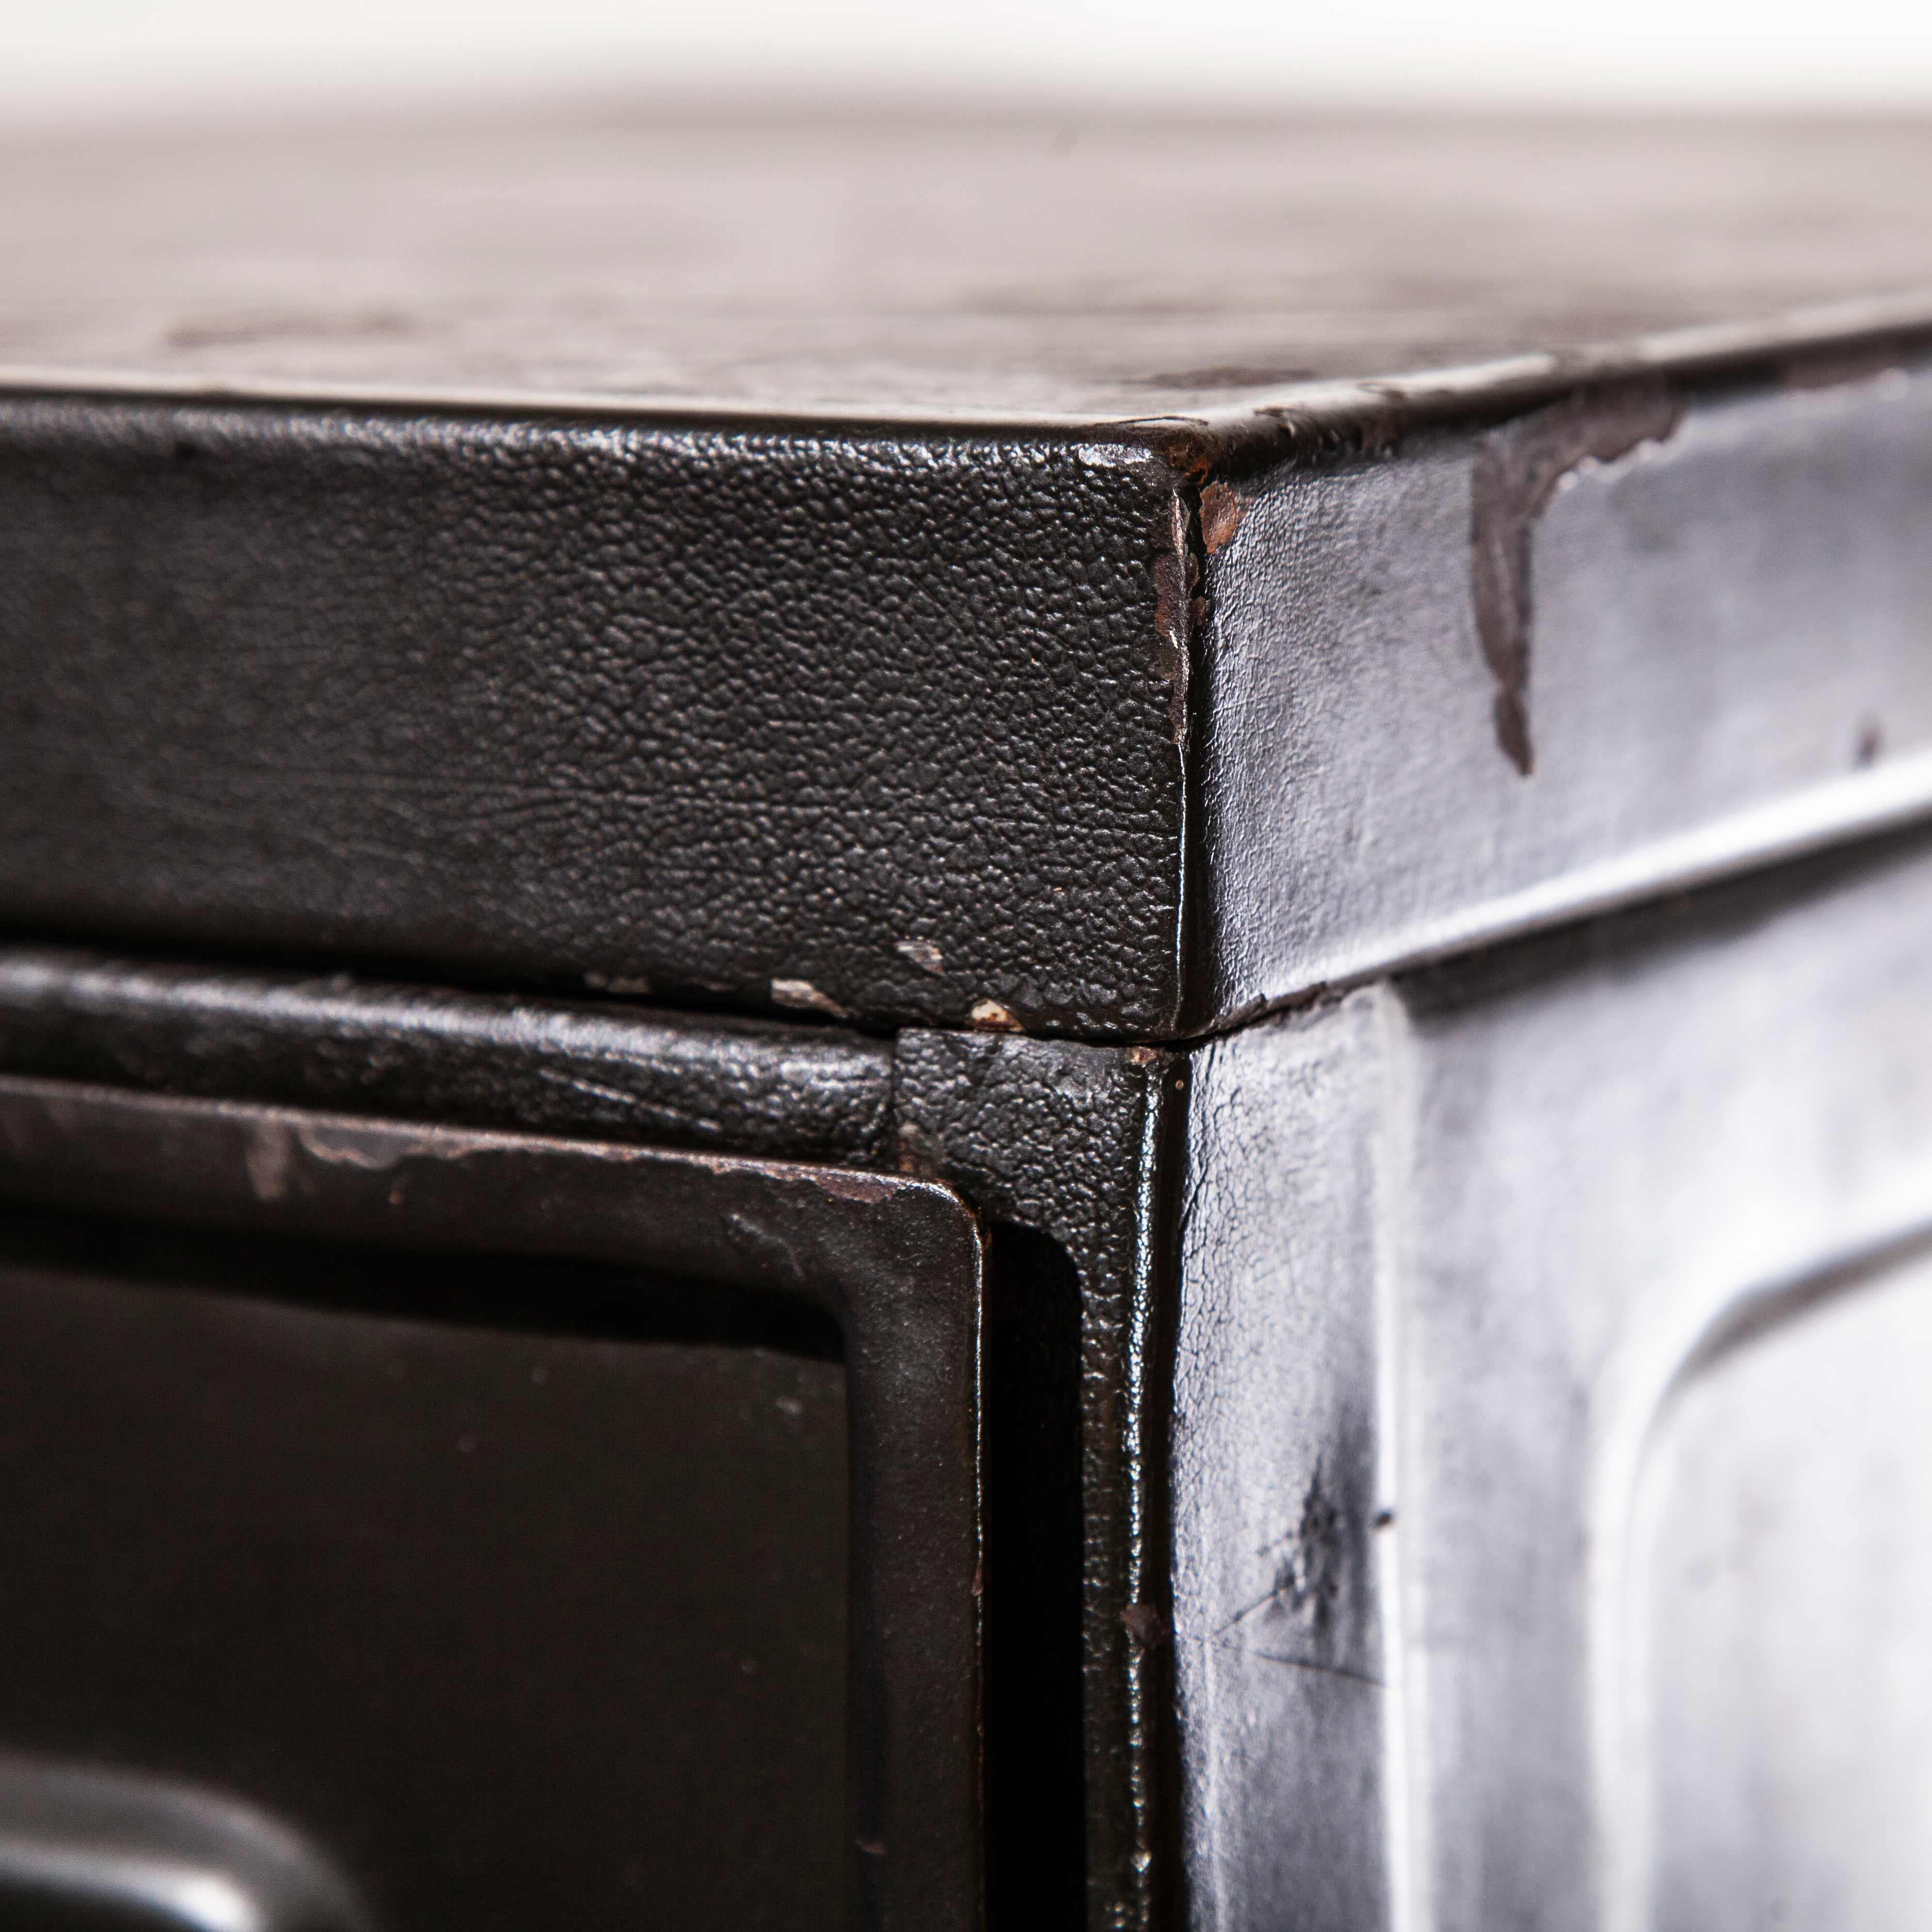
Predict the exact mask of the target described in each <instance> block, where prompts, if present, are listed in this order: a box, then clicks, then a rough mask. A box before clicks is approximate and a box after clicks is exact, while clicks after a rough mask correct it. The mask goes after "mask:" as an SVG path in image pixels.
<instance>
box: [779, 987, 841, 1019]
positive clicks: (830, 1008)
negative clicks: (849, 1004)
mask: <svg viewBox="0 0 1932 1932" xmlns="http://www.w3.org/2000/svg"><path fill="white" fill-rule="evenodd" d="M772 1004H773V1005H774V1006H779V1007H793V1008H795V1009H796V1010H798V1011H799V1012H802V1013H829V1014H830V1015H831V1016H832V1018H833V1019H838V1020H843V1019H850V1018H851V1015H850V1013H847V1010H845V1008H844V1007H841V1005H840V1004H838V1001H836V1000H835V999H834V998H832V996H831V995H830V994H829V993H821V992H820V991H819V990H818V989H817V987H816V986H814V985H813V984H812V983H811V981H810V980H773V981H772Z"/></svg>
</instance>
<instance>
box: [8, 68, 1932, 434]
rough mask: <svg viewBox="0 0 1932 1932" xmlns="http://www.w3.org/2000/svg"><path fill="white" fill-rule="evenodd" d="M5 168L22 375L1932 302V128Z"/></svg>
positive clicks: (595, 359)
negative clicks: (1930, 184) (1929, 191)
mask: <svg viewBox="0 0 1932 1932" xmlns="http://www.w3.org/2000/svg"><path fill="white" fill-rule="evenodd" d="M0 170H4V178H5V182H6V184H7V191H6V193H5V194H4V195H0V251H4V259H5V262H6V264H7V266H6V271H5V275H4V277H0V384H5V385H9V386H34V387H40V386H74V387H78V388H97V387H122V386H134V387H137V388H138V387H141V386H149V387H152V388H154V389H164V390H165V389H179V388H189V389H202V388H214V389H236V390H240V391H243V392H251V391H252V392H268V393H280V394H284V395H305V394H325V395H326V394H331V393H335V394H345V395H368V396H371V397H380V396H383V395H398V396H405V397H426V398H434V397H438V396H447V397H451V398H496V399H501V400H502V401H506V402H509V403H511V404H515V403H517V402H523V403H536V404H542V403H545V402H553V403H561V404H570V403H571V402H574V401H583V402H586V403H589V404H596V405H598V406H614V407H637V408H641V409H646V410H673V411H682V410H696V411H700V412H710V411H718V412H721V413H727V414H739V413H749V414H753V415H767V414H769V415H778V416H785V415H790V414H793V413H802V414H805V415H815V414H823V415H826V416H833V417H836V416H861V417H862V416H880V417H884V418H888V419H892V418H897V419H906V420H918V419H953V418H965V419H972V418H974V417H976V416H979V417H984V418H986V419H1012V420H1015V421H1022V422H1023V421H1028V420H1034V419H1058V420H1067V419H1102V420H1105V419H1116V420H1117V419H1140V418H1146V417H1159V416H1174V415H1188V414H1203V413H1215V414H1226V413H1239V412H1241V411H1244V410H1247V409H1250V408H1253V407H1269V406H1271V405H1274V406H1283V407H1293V406H1295V405H1296V404H1298V403H1300V402H1304V401H1306V402H1309V403H1310V404H1313V403H1316V402H1319V400H1320V399H1321V398H1322V396H1323V395H1334V394H1335V393H1336V386H1339V385H1346V384H1351V383H1364V382H1374V381H1377V380H1389V379H1398V380H1399V379H1402V378H1405V377H1410V378H1415V377H1421V378H1424V379H1427V381H1425V383H1424V386H1425V387H1426V386H1430V383H1433V385H1434V386H1436V387H1438V388H1440V387H1442V386H1443V384H1442V377H1441V376H1440V374H1439V373H1438V374H1436V375H1435V376H1433V377H1432V376H1431V374H1430V372H1442V371H1463V372H1468V373H1466V374H1463V376H1461V377H1460V378H1459V379H1458V380H1460V382H1461V383H1463V385H1465V386H1474V387H1476V388H1478V389H1481V388H1482V387H1484V386H1487V385H1493V384H1494V383H1497V382H1498V381H1499V380H1508V379H1509V378H1510V377H1511V375H1512V374H1514V377H1517V378H1521V377H1524V376H1526V375H1527V376H1528V377H1530V378H1532V380H1534V379H1535V377H1537V375H1538V372H1539V371H1540V372H1541V374H1542V376H1543V377H1544V378H1546V379H1554V380H1561V379H1563V378H1565V377H1571V378H1574V376H1575V375H1576V374H1579V373H1587V372H1588V371H1589V370H1591V369H1592V368H1600V369H1601V368H1617V367H1622V366H1628V365H1632V364H1643V363H1646V362H1658V361H1660V360H1661V361H1694V360H1696V359H1698V358H1699V357H1700V356H1702V357H1704V358H1706V359H1709V358H1710V357H1712V356H1721V355H1722V354H1723V353H1725V352H1727V350H1728V351H1739V350H1742V351H1745V352H1747V353H1750V352H1753V351H1755V352H1756V353H1762V351H1763V348H1764V347H1765V346H1766V344H1771V345H1773V346H1775V344H1778V343H1779V342H1781V341H1790V342H1793V343H1797V344H1802V342H1804V341H1807V340H1811V339H1814V338H1825V337H1830V336H1835V335H1836V336H1842V335H1846V334H1849V333H1856V332H1874V331H1882V330H1884V329H1914V328H1918V327H1923V326H1927V325H1928V324H1932V202H1928V200H1927V198H1926V196H1924V193H1923V184H1924V181H1925V180H1926V179H1927V177H1928V175H1932V121H1905V120H1894V121H1878V120H1867V121H1856V122H1852V121H1823V120H1819V121H1784V122H1773V121H1742V120H1733V121H1689V120H1661V119H1660V120H1651V121H1636V120H1625V121H1610V120H1602V121H1577V120H1571V121H1529V120H1519V121H1494V120H1492V121H1475V120H1468V121H1447V120H1436V121H1424V120H1407V121H1394V120H1387V119H1384V120H1376V119H1371V118H1303V119H1301V120H1298V121H1296V120H1283V121H1280V122H1277V123H1274V124H1265V123H1258V122H1253V121H1250V122H1243V123H1233V122H1219V123H1210V122H1204V121H1196V122H1192V123H1190V122H1185V121H1169V122H1165V123H1155V122H1151V121H1132V122H1130V121H1125V120H1109V119H1106V118H1086V119H1065V120H1059V119H1056V118H1054V117H1053V116H1052V115H1048V114H1044V113H1031V114H1028V115H1019V114H1016V115H1013V116H1011V117H1009V118H994V117H989V116H986V115H980V116H979V117H977V118H967V117H963V116H962V115H957V114H953V115H938V114H935V115H916V114H913V113H910V112H907V113H901V114H900V115H895V116H894V115H881V114H878V113H868V114H864V115H860V114H856V113H855V114H849V115H839V114H837V113H832V112H831V111H830V110H812V111H809V112H808V111H806V110H802V109H799V108H796V107H790V108H786V109H784V110H769V109H768V110H766V111H763V112H757V111H754V110H752V109H751V108H750V107H735V108H732V109H729V110H712V111H709V112H706V113H697V111H696V110H691V109H688V108H681V109H677V110H670V109H665V108H651V107H643V106H639V107H631V108H628V109H622V110H619V109H613V108H599V109H595V110H586V111H583V112H581V113H577V114H575V115H564V114H561V113H555V114H550V115H547V116H538V115H531V116H529V117H527V118H521V119H519V118H515V117H508V118H506V117H502V116H499V117H497V118H493V119H490V120H484V119H483V118H475V119H472V120H469V121H459V120H445V121H439V122H435V123H429V122H422V123H413V124H404V123H401V122H377V121H371V122H368V123H367V124H362V125H357V126H350V125H338V126H336V127H319V126H318V127H293V128H285V129H282V130H263V129H257V130H248V131H244V130H213V131H201V132H189V131H173V132H167V131H151V132H146V133H138V132H130V133H115V134H112V135H105V134H100V133H96V134H93V135H91V136H83V135H82V134H80V133H64V134H48V133H42V134H38V135H35V136H25V135H15V136H10V137H9V138H8V139H7V140H6V142H5V143H4V144H0ZM1794 318H1796V320H1794ZM1358 394H1359V392H1358Z"/></svg>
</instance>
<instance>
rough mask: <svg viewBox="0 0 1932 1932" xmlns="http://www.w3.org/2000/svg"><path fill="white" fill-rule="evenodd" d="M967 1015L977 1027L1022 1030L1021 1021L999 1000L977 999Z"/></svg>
mask: <svg viewBox="0 0 1932 1932" xmlns="http://www.w3.org/2000/svg"><path fill="white" fill-rule="evenodd" d="M966 1017H967V1018H968V1019H969V1020H971V1022H973V1024H974V1025H975V1026H976V1027H988V1028H994V1029H995V1030H997V1031H999V1032H1001V1033H1018V1032H1019V1030H1020V1023H1019V1021H1018V1020H1017V1019H1015V1018H1014V1017H1013V1013H1012V1012H1011V1011H1010V1009H1008V1008H1007V1007H1003V1006H1001V1004H1000V1003H999V1001H998V1000H978V1001H975V1002H974V1006H973V1010H972V1011H971V1013H968V1015H967V1016H966Z"/></svg>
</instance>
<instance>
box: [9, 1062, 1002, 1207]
mask: <svg viewBox="0 0 1932 1932" xmlns="http://www.w3.org/2000/svg"><path fill="white" fill-rule="evenodd" d="M13 1097H19V1098H23V1099H29V1100H38V1101H41V1102H44V1103H49V1104H50V1105H52V1106H55V1107H58V1106H62V1105H65V1106H70V1107H72V1108H74V1109H77V1110H80V1111H85V1110H88V1109H104V1108H112V1109H115V1110H116V1111H118V1112H121V1113H123V1114H130V1115H131V1114H145V1115H151V1116H152V1117H154V1118H156V1119H157V1120H160V1121H193V1120H201V1121H210V1122H213V1121H226V1122H228V1123H229V1124H232V1125H233V1126H236V1127H257V1126H271V1127H280V1128H282V1129H284V1130H287V1131H288V1132H289V1133H291V1134H293V1136H295V1137H296V1140H297V1142H299V1145H302V1147H303V1148H305V1149H307V1150H308V1151H314V1148H312V1146H311V1143H320V1144H321V1145H323V1146H324V1147H325V1148H328V1149H329V1151H328V1152H325V1153H323V1154H321V1155H320V1158H321V1159H322V1160H323V1161H324V1162H325V1163H327V1162H329V1160H331V1158H332V1156H333V1157H334V1158H335V1160H337V1161H338V1164H344V1165H347V1166H351V1167H362V1166H365V1163H363V1162H362V1161H359V1160H356V1159H354V1158H353V1157H341V1156H339V1155H335V1153H334V1147H333V1144H332V1139H331V1137H332V1136H333V1137H336V1138H338V1139H339V1140H340V1141H341V1143H342V1145H344V1146H347V1147H353V1145H355V1144H356V1143H357V1142H371V1143H372V1144H373V1143H382V1144H384V1145H386V1146H387V1147H388V1148H391V1149H393V1150H394V1153H395V1157H396V1158H397V1159H398V1160H402V1159H406V1158H409V1157H413V1156H422V1157H425V1158H428V1159H431V1160H440V1161H460V1160H463V1159H465V1158H466V1157H469V1155H472V1154H532V1155H547V1156H551V1157H556V1158H558V1159H561V1160H567V1161H575V1162H577V1163H580V1164H582V1165H584V1166H592V1165H596V1166H629V1167H636V1168H652V1167H655V1168H658V1169H667V1168H668V1169H684V1170H685V1171H687V1172H703V1173H706V1174H709V1175H716V1176H718V1178H721V1179H724V1180H729V1179H731V1178H733V1177H736V1176H739V1175H742V1176H744V1177H745V1178H757V1179H760V1180H763V1181H772V1182H775V1183H778V1184H781V1185H784V1186H786V1187H790V1188H792V1189H795V1190H798V1191H799V1192H800V1193H814V1194H817V1195H821V1196H828V1197H830V1198H831V1199H834V1200H836V1201H838V1202H847V1203H850V1204H853V1205H860V1206H866V1207H871V1206H876V1205H881V1204H884V1203H888V1202H894V1201H904V1200H910V1199H915V1198H916V1199H926V1200H931V1201H933V1202H943V1203H944V1204H945V1205H946V1206H947V1207H948V1208H956V1209H958V1210H959V1211H960V1212H961V1213H962V1214H965V1213H967V1212H968V1209H967V1208H966V1204H965V1202H964V1201H963V1200H962V1198H961V1196H959V1194H958V1193H957V1192H956V1190H953V1188H951V1187H947V1185H946V1184H945V1183H944V1182H943V1181H935V1180H932V1179H930V1178H927V1177H926V1176H924V1175H910V1174H900V1173H895V1172H885V1171H881V1170H880V1169H873V1168H862V1167H841V1166H835V1165H833V1164H832V1163H829V1162H826V1161H816V1160H782V1159H779V1158H777V1157H772V1156H767V1155H763V1154H734V1153H727V1152H723V1151H720V1152H718V1153H712V1152H711V1151H708V1150H706V1149H703V1148H680V1147H664V1146H659V1145H656V1144H655V1143H654V1142H649V1141H614V1140H610V1139H601V1138H598V1137H596V1136H578V1135H574V1134H573V1135H568V1136H565V1135H560V1134H556V1133H547V1132H545V1131H544V1130H541V1129H518V1128H514V1127H463V1126H453V1125H449V1124H444V1123H441V1122H437V1121H422V1120H413V1119H410V1118H407V1117H402V1116H398V1115H389V1114H352V1113H345V1112H342V1111H341V1109H333V1108H328V1107H307V1106H301V1105H299V1104H291V1103H287V1102H285V1101H278V1100H249V1099H248V1098H246V1097H243V1096H233V1097H226V1096H224V1097H215V1096H212V1095H208V1094H172V1093H157V1092H154V1091H151V1090H149V1089H147V1088H138V1087H121V1086H116V1085H114V1084H113V1083H112V1082H107V1081H103V1080H98V1079H62V1078H60V1077H59V1076H56V1075H46V1074H37V1073H15V1072H13V1071H11V1070H7V1069H5V1068H0V1100H5V1099H8V1098H13ZM4 1154H5V1142H4V1141H0V1156H4Z"/></svg>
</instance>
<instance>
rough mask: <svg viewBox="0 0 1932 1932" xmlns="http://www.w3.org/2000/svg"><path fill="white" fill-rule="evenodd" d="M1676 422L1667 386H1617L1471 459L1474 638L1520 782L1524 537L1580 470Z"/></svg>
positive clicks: (1524, 763) (1525, 728) (1526, 639)
mask: <svg viewBox="0 0 1932 1932" xmlns="http://www.w3.org/2000/svg"><path fill="white" fill-rule="evenodd" d="M1683 416H1684V401H1683V398H1682V396H1680V395H1679V394H1678V393H1677V392H1676V390H1674V389H1672V388H1670V386H1668V385H1667V384H1665V383H1651V382H1646V383H1619V384H1617V385H1616V386H1613V387H1611V388H1607V389H1596V390H1591V391H1586V392H1584V393H1583V394H1581V395H1575V396H1572V397H1571V398H1569V400H1568V401H1565V402H1561V403H1556V404H1553V405H1552V406H1551V407H1550V408H1548V409H1545V410H1537V411H1536V412H1535V414H1533V415H1531V416H1523V417H1520V418H1519V419H1517V421H1516V422H1512V423H1506V424H1505V425H1504V426H1503V427H1502V428H1500V429H1496V430H1492V431H1490V434H1488V435H1487V436H1486V437H1484V439H1483V440H1482V443H1481V447H1480V448H1479V449H1478V451H1477V453H1476V470H1475V478H1474V481H1473V486H1472V496H1473V515H1472V530H1471V544H1472V560H1471V568H1470V579H1471V589H1472V592H1473V595H1474V597H1475V608H1476V634H1477V637H1478V639H1479V640H1481V644H1482V647H1483V656H1484V660H1485V661H1487V664H1488V665H1489V667H1490V675H1491V676H1493V677H1494V679H1496V742H1498V743H1499V745H1502V748H1503V752H1504V754H1505V756H1506V757H1508V760H1509V761H1510V763H1511V764H1513V765H1514V766H1515V767H1516V768H1517V770H1518V771H1520V772H1521V773H1522V774H1523V776H1524V777H1525V778H1527V777H1529V775H1530V773H1531V772H1532V771H1534V770H1535V768H1536V757H1535V749H1534V747H1533V746H1532V744H1531V742H1530V735H1529V653H1530V631H1531V619H1532V602H1531V595H1530V573H1529V551H1530V533H1531V532H1532V530H1533V529H1535V525H1536V520H1537V519H1538V517H1540V516H1541V515H1542V514H1543V513H1544V511H1545V510H1546V509H1547V508H1549V506H1550V500H1551V499H1552V498H1553V497H1554V496H1555V495H1556V490H1557V486H1558V485H1559V484H1560V483H1561V482H1562V481H1563V479H1564V478H1565V476H1567V475H1569V474H1570V472H1571V471H1572V470H1573V469H1576V468H1577V466H1579V465H1580V464H1581V463H1586V462H1596V463H1610V462H1614V461H1615V460H1616V458H1619V457H1620V456H1627V455H1629V453H1630V452H1631V451H1632V450H1633V449H1636V447H1637V445H1638V444H1639V443H1661V442H1662V441H1664V439H1665V438H1666V437H1668V436H1670V434H1671V433H1672V432H1673V431H1674V430H1675V429H1676V427H1677V425H1678V424H1679V422H1682V419H1683Z"/></svg>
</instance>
